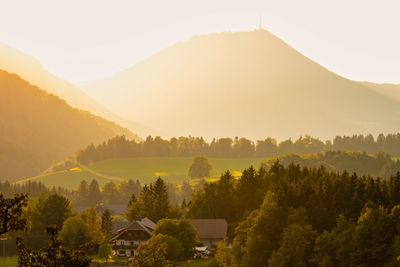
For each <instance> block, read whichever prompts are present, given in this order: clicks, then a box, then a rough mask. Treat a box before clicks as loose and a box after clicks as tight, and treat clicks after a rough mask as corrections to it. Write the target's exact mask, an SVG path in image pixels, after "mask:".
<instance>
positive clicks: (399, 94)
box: [360, 82, 400, 102]
mask: <svg viewBox="0 0 400 267" xmlns="http://www.w3.org/2000/svg"><path fill="white" fill-rule="evenodd" d="M360 83H361V84H363V85H365V86H368V87H369V88H371V89H372V90H374V91H376V92H377V93H380V94H382V95H385V96H387V97H390V98H392V99H394V100H396V101H398V102H400V84H392V83H382V84H378V83H371V82H360Z"/></svg>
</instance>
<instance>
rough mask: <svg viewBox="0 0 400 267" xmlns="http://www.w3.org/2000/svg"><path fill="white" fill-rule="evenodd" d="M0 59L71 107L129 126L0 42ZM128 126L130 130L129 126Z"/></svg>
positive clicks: (4, 66) (1, 63)
mask: <svg viewBox="0 0 400 267" xmlns="http://www.w3.org/2000/svg"><path fill="white" fill-rule="evenodd" d="M0 59H1V60H0V69H2V70H5V71H8V72H10V73H16V74H18V75H19V76H20V77H21V78H22V79H24V80H26V81H28V82H29V83H31V84H33V85H36V86H38V87H39V88H41V89H43V90H46V91H47V92H49V93H52V94H55V95H56V96H58V97H60V98H62V99H64V100H65V101H67V103H68V104H69V105H71V106H72V107H74V108H79V109H83V110H88V111H90V112H91V113H93V114H96V115H99V116H102V117H103V118H106V119H108V120H112V121H115V122H117V123H119V124H121V125H123V126H124V127H129V126H130V125H129V124H128V122H125V120H124V119H122V118H121V117H119V116H117V115H116V114H114V113H113V112H111V111H109V110H108V109H106V108H105V107H104V106H102V105H101V104H99V103H98V102H96V101H95V100H94V99H93V98H91V97H90V96H88V95H87V94H86V93H84V92H83V91H81V90H80V89H79V88H77V87H75V86H74V85H72V84H71V83H69V82H67V81H64V80H61V79H59V78H57V77H56V76H54V75H53V74H51V73H50V72H48V71H46V70H45V69H44V68H43V66H42V65H41V64H40V63H39V62H38V61H37V60H36V59H34V58H33V57H31V56H29V55H26V54H24V53H22V52H20V51H18V50H17V49H14V48H12V47H9V46H7V45H5V44H1V43H0ZM129 128H130V129H131V130H132V128H131V127H129ZM136 128H137V129H138V130H140V131H141V130H142V128H141V126H139V125H137V127H136ZM133 130H136V129H133ZM135 133H136V131H135ZM124 134H125V135H126V136H129V137H130V138H134V139H137V140H139V139H140V138H139V137H138V136H137V135H135V134H133V133H131V132H130V131H127V130H125V131H124Z"/></svg>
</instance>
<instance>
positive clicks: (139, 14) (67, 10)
mask: <svg viewBox="0 0 400 267" xmlns="http://www.w3.org/2000/svg"><path fill="white" fill-rule="evenodd" d="M399 8H400V3H399V2H398V1H384V2H377V1H361V0H357V1H329V3H328V1H317V0H314V1H311V0H306V1H225V0H223V1H212V0H204V1H177V0H171V1H99V0H97V1H51V0H47V1H45V0H38V1H7V0H5V1H1V6H0V42H1V43H4V44H7V45H9V46H11V47H14V48H16V49H18V50H21V51H23V52H25V53H27V54H29V55H31V56H33V57H35V58H36V59H38V60H39V61H40V62H41V63H42V64H43V66H44V67H45V68H46V69H47V70H49V71H50V72H52V73H54V74H55V75H56V76H58V77H60V78H62V79H66V80H68V81H70V82H78V81H85V80H96V79H102V78H104V77H109V76H111V75H113V74H114V73H116V72H119V71H121V70H124V69H126V68H129V67H131V66H132V65H134V64H136V63H138V62H140V61H142V60H144V59H145V58H147V57H148V56H151V55H152V54H154V53H156V52H158V51H160V50H161V49H163V48H165V47H168V46H170V45H172V44H174V43H176V42H179V41H185V40H187V39H189V38H190V37H192V36H193V35H197V34H207V33H213V32H226V31H241V30H252V29H254V28H257V27H258V26H259V25H258V24H259V21H260V18H261V19H262V25H263V27H264V28H265V29H267V30H268V31H270V32H272V33H273V34H276V35H277V36H279V37H280V38H281V39H282V40H284V41H285V42H286V43H288V44H289V45H291V46H292V47H294V48H295V49H297V50H298V51H299V52H301V53H302V54H304V55H306V56H307V57H309V58H311V59H312V60H314V61H316V62H318V63H320V64H321V65H323V66H324V67H326V68H328V69H329V70H331V71H334V72H335V73H337V74H339V75H342V76H344V77H347V78H350V79H353V80H369V81H373V82H391V83H399V82H400V78H399V77H400V75H399V70H400V50H399V49H398V47H400V37H399V35H398V34H397V29H398V25H400V17H399V16H398V14H397V13H398V10H399Z"/></svg>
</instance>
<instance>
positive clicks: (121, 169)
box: [19, 157, 266, 189]
mask: <svg viewBox="0 0 400 267" xmlns="http://www.w3.org/2000/svg"><path fill="white" fill-rule="evenodd" d="M265 160H266V158H210V159H209V162H210V164H211V165H212V167H213V169H212V172H211V177H210V178H211V179H210V180H215V178H218V177H219V176H220V175H221V174H222V173H224V172H225V171H226V170H229V171H230V172H231V173H232V174H233V175H234V176H240V175H241V172H242V171H243V170H244V169H246V168H248V167H250V166H251V165H253V166H254V167H255V168H258V167H259V166H260V164H261V162H262V161H265ZM192 161H193V158H192V157H187V158H167V157H160V158H119V159H110V160H104V161H99V162H95V163H91V164H88V165H86V166H81V167H79V168H73V169H70V170H66V171H59V172H54V173H48V174H44V175H40V176H36V177H32V178H29V179H25V180H22V181H20V182H19V183H23V182H26V181H28V180H34V181H40V182H42V183H43V184H45V185H46V186H50V187H52V186H62V187H66V188H70V189H76V188H77V187H78V185H79V183H80V181H82V180H87V181H90V180H92V179H96V180H97V181H98V182H99V185H100V186H103V185H104V184H105V183H107V182H109V181H114V182H116V183H119V181H121V180H129V179H134V180H136V179H138V180H139V181H140V182H141V183H143V184H145V183H150V182H153V181H154V179H155V178H156V177H158V176H160V177H162V178H163V179H164V180H166V181H167V182H182V181H185V180H186V181H189V177H188V175H187V173H188V170H189V167H190V164H191V163H192Z"/></svg>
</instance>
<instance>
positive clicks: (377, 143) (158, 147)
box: [76, 133, 400, 164]
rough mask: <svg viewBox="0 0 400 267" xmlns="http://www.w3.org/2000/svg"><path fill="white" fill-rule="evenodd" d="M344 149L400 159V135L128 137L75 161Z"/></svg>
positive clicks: (91, 147) (82, 152)
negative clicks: (215, 137)
mask: <svg viewBox="0 0 400 267" xmlns="http://www.w3.org/2000/svg"><path fill="white" fill-rule="evenodd" d="M331 150H343V151H355V152H367V153H372V154H376V153H378V152H384V153H388V154H390V155H391V156H393V157H396V156H400V133H397V134H388V135H383V134H380V135H378V137H377V138H374V137H373V136H372V135H366V136H364V135H353V136H336V137H335V138H334V139H333V140H327V141H325V142H323V141H321V140H319V139H318V138H314V137H311V136H305V137H300V138H298V139H297V140H295V141H292V140H291V139H288V140H284V141H281V142H277V140H276V139H273V138H266V139H265V140H258V141H256V142H253V141H251V140H248V139H246V138H238V137H235V138H234V139H231V138H220V139H213V140H212V141H211V142H207V141H205V140H204V139H203V138H202V137H179V138H171V139H169V140H167V139H162V138H161V137H158V136H157V137H154V138H153V137H151V136H149V137H147V138H146V140H144V141H142V142H137V141H135V140H128V139H127V138H125V136H119V137H114V138H111V139H109V140H108V141H106V142H103V143H102V144H99V145H93V144H92V145H89V146H87V147H86V148H83V149H80V150H79V151H78V152H77V154H76V159H77V161H78V162H80V163H82V164H87V163H90V162H96V161H100V160H106V159H112V158H124V157H194V156H199V155H203V156H206V157H217V158H233V157H241V158H246V157H277V156H280V155H285V154H289V153H297V154H314V153H319V152H323V151H331Z"/></svg>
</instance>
